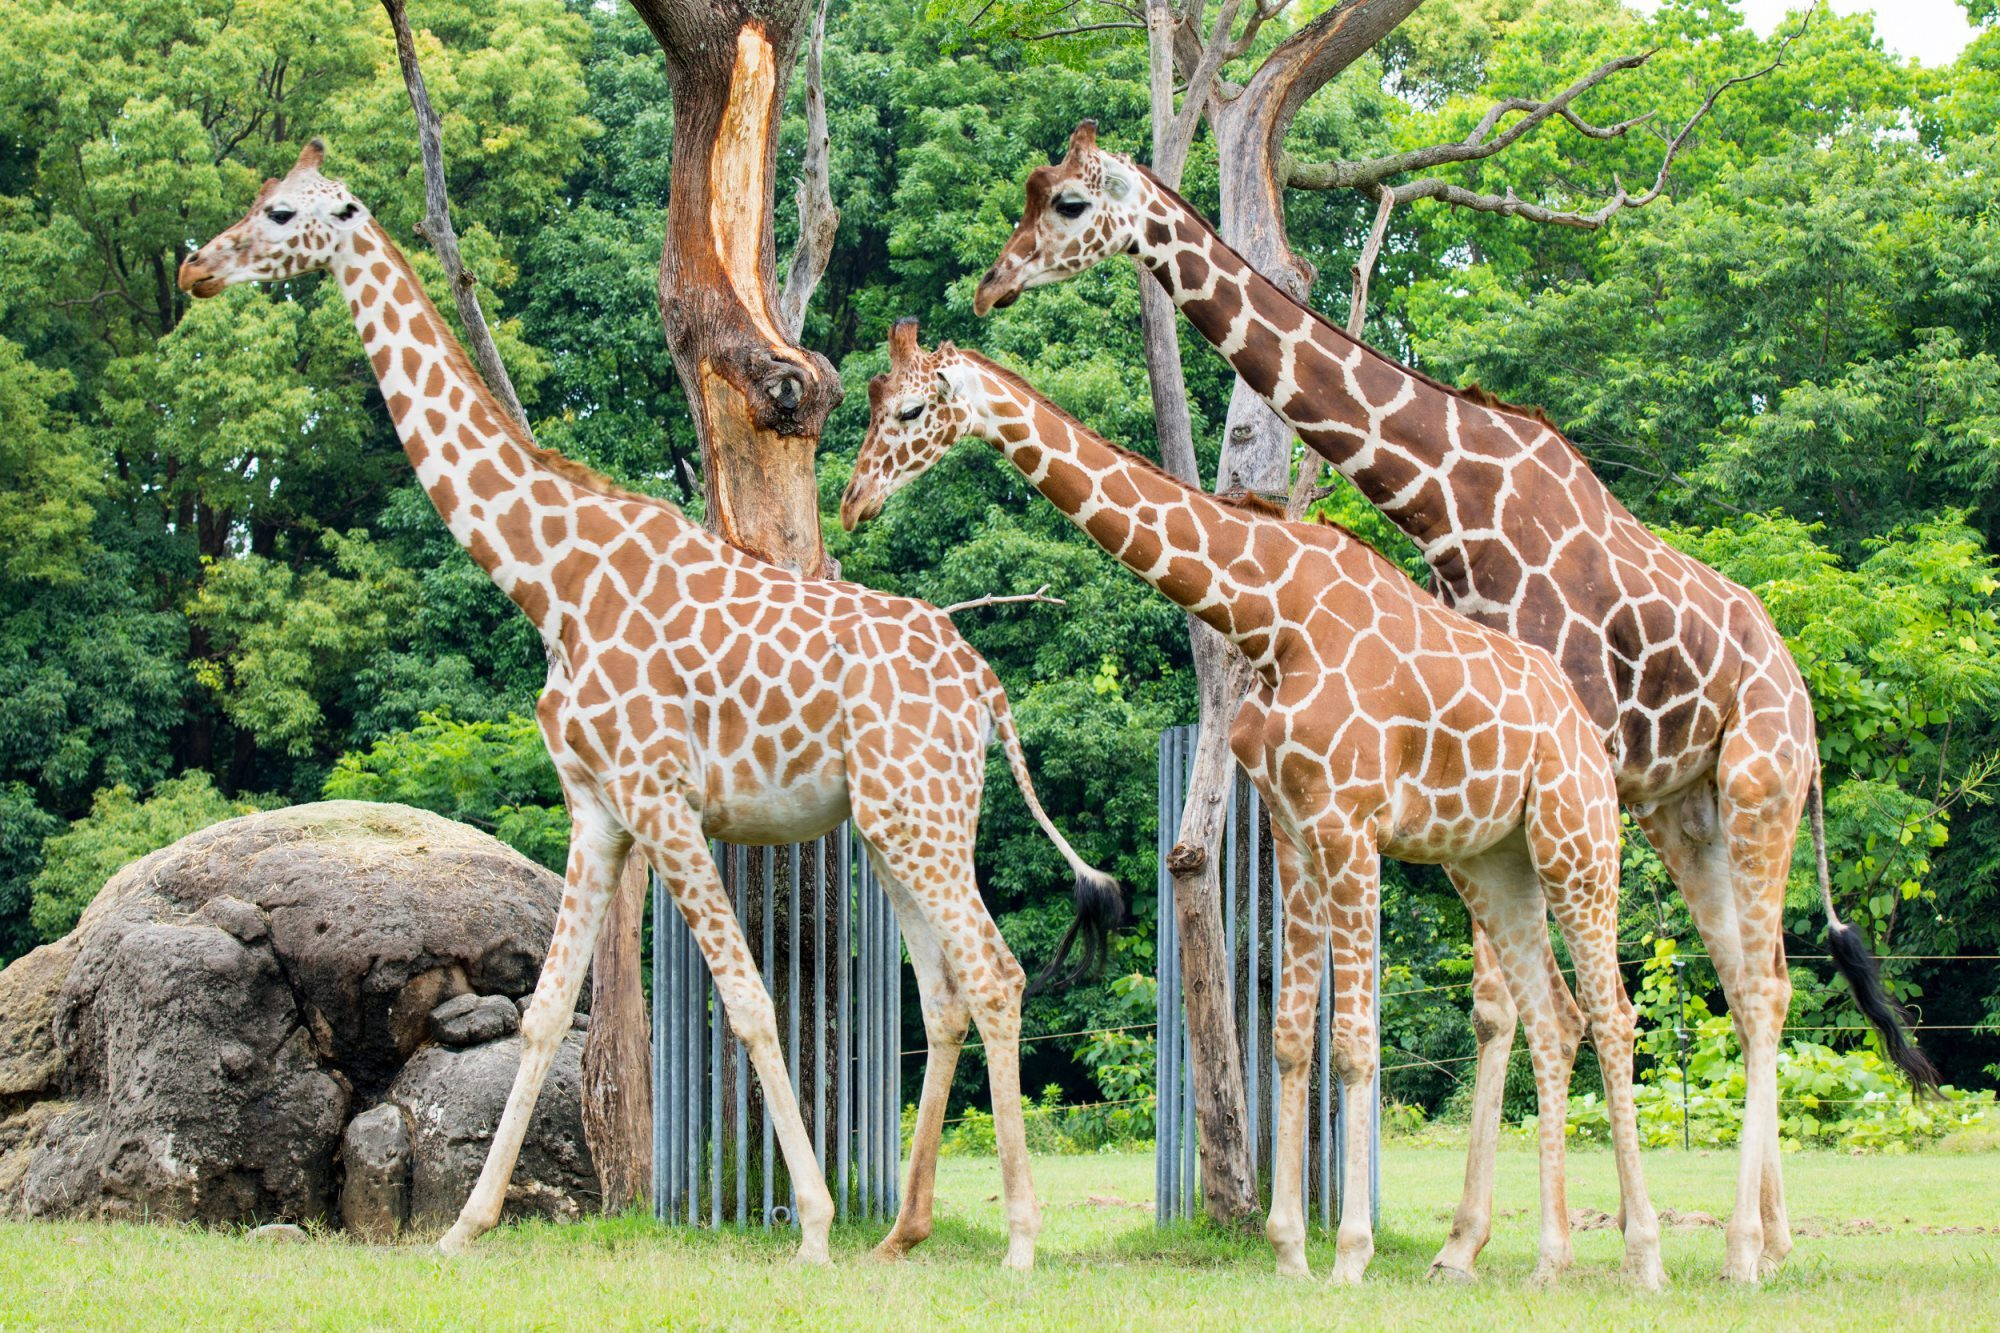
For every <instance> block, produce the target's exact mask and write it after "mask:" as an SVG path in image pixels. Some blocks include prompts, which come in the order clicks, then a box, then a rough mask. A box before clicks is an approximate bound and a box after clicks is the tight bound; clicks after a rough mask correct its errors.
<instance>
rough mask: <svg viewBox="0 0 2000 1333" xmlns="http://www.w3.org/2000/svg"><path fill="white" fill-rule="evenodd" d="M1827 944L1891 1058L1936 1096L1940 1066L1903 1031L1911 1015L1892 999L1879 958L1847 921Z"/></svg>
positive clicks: (1830, 934) (1832, 929) (1922, 1089)
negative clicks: (1934, 1063) (1877, 962)
mask: <svg viewBox="0 0 2000 1333" xmlns="http://www.w3.org/2000/svg"><path fill="white" fill-rule="evenodd" d="M1826 942H1827V952H1829V953H1831V954H1832V955H1833V963H1834V966H1835V967H1838V968H1839V969H1840V975H1842V976H1843V977H1846V978H1847V986H1848V989H1850V990H1852V991H1853V992H1854V1002H1855V1003H1856V1004H1858V1005H1860V1006H1861V1012H1862V1014H1863V1015H1864V1016H1866V1017H1867V1019H1868V1021H1869V1023H1870V1024H1872V1025H1873V1026H1874V1028H1875V1030H1876V1031H1877V1032H1879V1033H1881V1034H1882V1045H1883V1046H1884V1048H1886V1049H1887V1050H1888V1052H1889V1059H1890V1060H1891V1061H1893V1062H1894V1063H1895V1066H1896V1068H1898V1069H1900V1070H1902V1071H1903V1073H1904V1075H1905V1076H1906V1077H1908V1078H1909V1080H1910V1083H1911V1085H1912V1086H1914V1087H1915V1088H1916V1089H1917V1091H1918V1092H1928V1093H1935V1092H1936V1091H1937V1087H1938V1083H1939V1082H1940V1081H1941V1080H1940V1078H1939V1076H1938V1071H1937V1066H1936V1065H1933V1064H1932V1063H1931V1062H1930V1059H1929V1058H1928V1057H1927V1056H1925V1054H1924V1053H1923V1052H1922V1051H1920V1050H1918V1049H1917V1047H1916V1044H1915V1043H1913V1042H1912V1041H1911V1040H1910V1038H1909V1036H1908V1035H1907V1034H1906V1033H1905V1032H1904V1031H1903V1025H1904V1024H1905V1023H1907V1022H1908V1021H1909V1015H1908V1014H1906V1013H1904V1012H1903V1010H1902V1008H1901V1006H1899V1005H1898V1004H1897V1003H1896V1002H1895V1001H1894V1000H1891V999H1890V998H1889V992H1888V991H1887V990H1886V989H1885V988H1884V987H1883V985H1882V972H1881V968H1880V967H1879V966H1878V965H1877V964H1876V961H1875V955H1874V954H1872V953H1869V952H1868V945H1867V944H1866V943H1865V942H1864V941H1863V940H1862V938H1861V932H1860V931H1858V930H1856V929H1855V928H1854V927H1853V926H1850V925H1848V924H1846V923H1845V922H1840V921H1836V922H1834V923H1833V924H1832V925H1830V926H1828V928H1827V936H1826Z"/></svg>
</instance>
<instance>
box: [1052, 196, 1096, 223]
mask: <svg viewBox="0 0 2000 1333" xmlns="http://www.w3.org/2000/svg"><path fill="white" fill-rule="evenodd" d="M1089 211H1090V200H1088V199H1076V198H1071V197H1069V196H1067V195H1066V196H1064V197H1063V198H1061V199H1058V200H1056V212H1058V213H1060V214H1061V215H1062V216H1064V217H1066V218H1080V217H1082V216H1083V215H1084V214H1085V213H1088V212H1089Z"/></svg>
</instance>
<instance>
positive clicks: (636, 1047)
mask: <svg viewBox="0 0 2000 1333" xmlns="http://www.w3.org/2000/svg"><path fill="white" fill-rule="evenodd" d="M648 880H649V877H648V875H647V873H646V859H645V858H644V857H642V856H640V855H639V854H638V853H637V852H634V853H632V854H631V855H630V856H627V857H626V858H625V873H624V874H623V875H621V876H620V877H619V880H618V893H617V896H616V897H614V898H613V899H612V900H611V910H610V912H609V913H608V914H607V915H606V916H605V918H604V930H603V932H602V933H601V934H599V936H598V937H597V952H596V953H595V954H594V955H593V956H592V958H591V967H590V1035H589V1037H588V1038H587V1039H586V1040H585V1041H584V1044H583V1136H584V1139H585V1141H587V1142H588V1143H589V1144H590V1159H591V1162H592V1164H593V1165H595V1166H596V1168H597V1187H598V1191H599V1195H600V1200H601V1204H602V1206H603V1208H604V1211H605V1212H607V1213H615V1212H620V1211H622V1210H623V1209H625V1208H627V1207H629V1206H631V1205H632V1204H633V1203H636V1202H638V1201H639V1200H641V1199H644V1198H645V1197H646V1196H647V1195H648V1193H649V1192H650V1191H651V1189H652V1179H653V1082H652V1064H651V1050H652V1047H651V1043H650V1041H649V1040H648V1035H647V1017H646V993H645V988H644V987H643V986H642V985H641V984H640V976H639V966H640V952H641V943H640V941H641V939H642V938H643V937H642V935H641V928H642V927H643V926H644V924H645V920H646V900H647V898H648V897H649V896H650V895H649V894H648V893H647V886H648Z"/></svg>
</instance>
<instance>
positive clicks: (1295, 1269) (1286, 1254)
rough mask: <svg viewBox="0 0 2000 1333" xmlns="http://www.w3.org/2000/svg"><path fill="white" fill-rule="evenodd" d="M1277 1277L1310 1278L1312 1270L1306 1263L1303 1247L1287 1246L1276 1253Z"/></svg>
mask: <svg viewBox="0 0 2000 1333" xmlns="http://www.w3.org/2000/svg"><path fill="white" fill-rule="evenodd" d="M1278 1276H1279V1277H1311V1276H1312V1268H1311V1267H1310V1266H1309V1265H1308V1264H1307V1263H1306V1250H1305V1246H1303V1245H1287V1246H1285V1247H1283V1248H1281V1249H1280V1250H1279V1251H1278Z"/></svg>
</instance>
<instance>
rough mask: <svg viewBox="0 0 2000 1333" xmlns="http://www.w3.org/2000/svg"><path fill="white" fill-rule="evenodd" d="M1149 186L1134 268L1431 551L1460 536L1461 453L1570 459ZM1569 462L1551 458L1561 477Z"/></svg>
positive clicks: (1527, 424)
mask: <svg viewBox="0 0 2000 1333" xmlns="http://www.w3.org/2000/svg"><path fill="white" fill-rule="evenodd" d="M1144 190H1145V193H1144V194H1142V196H1141V197H1140V199H1139V201H1138V206H1139V208H1140V209H1141V213H1142V217H1143V218H1144V220H1143V221H1142V222H1141V223H1140V224H1139V227H1138V241H1137V243H1136V246H1135V248H1134V254H1135V257H1136V258H1137V259H1138V261H1139V262H1140V263H1141V264H1143V265H1145V267H1146V268H1147V269H1149V270H1151V272H1152V273H1153V274H1154V276H1156V277H1157V278H1158V279H1159V280H1160V282H1161V283H1162V284H1163V285H1164V286H1165V287H1166V289H1167V291H1168V293H1169V294H1170V295H1171V296H1172V297H1173V300H1174V304H1175V305H1177V306H1179V307H1180V309H1181V310H1182V312H1183V313H1184V314H1186V315H1187V317H1188V321H1189V323H1191V324H1193V325H1194V326H1195V328H1196V329H1197V330H1199V331H1200V333H1201V335H1202V336H1203V337H1205V338H1207V339H1208V340H1209V341H1210V342H1211V343H1213V344H1215V347H1216V350H1218V351H1219V352H1221V353H1222V355H1223V356H1224V358H1226V359H1227V360H1228V361H1229V363H1230V365H1231V366H1232V367H1234V368H1235V370H1236V373H1237V374H1238V375H1240V376H1242V378H1243V380H1244V382H1245V383H1246V384H1248V385H1249V386H1250V388H1251V389H1252V390H1254V391H1255V392H1256V393H1257V395H1258V396H1259V397H1261V398H1263V399H1264V400H1265V401H1266V402H1268V403H1269V404H1270V405H1271V407H1272V408H1273V409H1274V410H1275V411H1276V412H1277V413H1278V415H1279V416H1280V417H1281V418H1283V419H1284V421H1285V423H1286V424H1287V425H1289V426H1290V427H1291V428H1292V429H1293V430H1294V431H1296V432H1297V433H1298V435H1299V437H1300V438H1301V439H1302V440H1304V441H1305V442H1306V444H1308V445H1309V446H1311V447H1312V448H1313V450H1314V451H1315V452H1317V453H1319V454H1321V455H1322V456H1323V457H1325V458H1326V459H1327V460H1328V461H1330V462H1331V463H1332V464H1333V465H1334V466H1335V467H1336V468H1338V469H1339V470H1340V472H1341V474H1342V475H1344V476H1345V477H1346V478H1347V479H1348V480H1349V481H1352V482H1353V483H1354V484H1355V486H1356V487H1357V488H1358V489H1359V490H1360V491H1361V493H1362V494H1363V495H1365V496H1367V498H1368V501H1369V503H1371V504H1372V505H1374V506H1375V507H1376V508H1377V509H1379V510H1381V511H1382V513H1383V514H1384V515H1385V516H1386V517H1388V518H1389V520H1390V521H1391V522H1393V523H1395V524H1396V526H1397V527H1399V528H1401V529H1402V530H1403V531H1404V532H1406V533H1408V534H1409V535H1410V537H1411V538H1412V539H1413V540H1415V541H1416V543H1417V544H1418V546H1420V547H1421V548H1423V550H1424V552H1425V553H1426V555H1430V554H1432V553H1433V552H1434V551H1436V550H1437V549H1439V548H1440V547H1441V546H1446V545H1450V544H1452V543H1455V542H1456V541H1457V535H1456V533H1455V532H1454V529H1453V524H1452V522H1451V511H1452V506H1451V504H1450V503H1449V502H1448V499H1447V495H1448V492H1449V490H1450V488H1451V487H1452V485H1453V484H1454V483H1453V472H1452V463H1453V461H1454V458H1455V456H1457V455H1459V454H1460V453H1461V452H1462V451H1470V452H1480V453H1485V454H1488V455H1500V456H1506V455H1514V454H1519V453H1522V452H1524V450H1525V448H1526V447H1527V446H1528V445H1529V443H1530V442H1531V441H1535V440H1536V437H1543V436H1549V437H1554V438H1555V440H1556V441H1557V445H1558V447H1559V448H1560V449H1561V450H1562V451H1563V452H1564V453H1565V454H1568V452H1569V450H1568V446H1567V444H1565V443H1562V442H1561V440H1560V437H1559V436H1554V432H1552V431H1549V430H1548V429H1547V428H1546V427H1545V426H1544V425H1543V424H1542V423H1540V422H1539V421H1532V420H1531V419H1530V418H1528V417H1527V416H1520V417H1519V418H1518V420H1516V419H1515V418H1514V414H1507V415H1502V414H1500V413H1495V412H1489V411H1488V410H1487V409H1485V408H1483V407H1479V406H1476V405H1474V404H1472V403H1471V402H1469V401H1468V400H1467V398H1466V397H1465V396H1464V395H1462V394H1459V393H1455V392H1453V391H1452V390H1450V389H1447V388H1445V387H1444V386H1442V385H1440V384H1438V383H1436V382H1435V381H1433V380H1431V379H1430V378H1428V377H1427V376H1424V375H1420V374H1417V373H1416V372H1415V371H1412V370H1410V369H1409V368H1408V367H1406V366H1401V365H1398V364H1396V363H1395V362H1394V361H1391V360H1390V359H1389V358H1387V357H1385V356H1383V355H1382V354H1381V353H1380V352H1377V351H1376V350H1375V349H1374V348H1372V347H1369V346H1368V345H1367V344H1365V343H1363V342H1361V341H1359V340H1358V339H1356V338H1352V337H1350V336H1348V334H1347V333H1346V332H1345V331H1344V330H1341V329H1337V328H1335V327H1334V326H1333V325H1331V324H1329V323H1327V321H1326V320H1324V319H1322V318H1321V317H1320V316H1319V315H1318V314H1317V313H1316V312H1314V311H1313V310H1312V309H1310V308H1309V307H1307V306H1305V305H1302V304H1300V303H1299V302H1298V301H1296V300H1294V299H1293V298H1292V297H1290V296H1289V295H1287V294H1286V293H1285V292H1283V291H1282V290H1280V289H1279V288H1278V287H1277V286H1276V285H1275V284H1273V283H1272V282H1271V281H1270V280H1269V279H1267V278H1265V277H1264V276H1263V275H1262V274H1261V273H1258V272H1257V271H1256V269H1254V268H1252V267H1251V266H1250V264H1249V262H1248V261H1246V260H1245V259H1244V258H1243V256H1241V255H1239V254H1238V253H1236V251H1234V250H1232V249H1231V248H1230V247H1229V246H1228V245H1226V244H1224V243H1223V240H1222V238H1221V237H1220V236H1218V235H1216V233H1215V230H1214V228H1212V227H1210V226H1209V225H1208V222H1207V221H1206V219H1204V218H1203V217H1202V216H1201V215H1200V214H1199V213H1197V212H1196V211H1195V210H1194V208H1193V207H1192V206H1190V205H1189V204H1188V203H1187V201H1186V200H1184V199H1182V198H1181V197H1180V196H1179V195H1178V194H1175V193H1174V192H1173V191H1171V190H1169V189H1168V188H1167V187H1166V186H1165V185H1163V184H1161V183H1160V182H1158V181H1155V180H1152V179H1150V178H1148V179H1147V180H1146V184H1145V187H1144ZM1510 422H1511V423H1512V425H1513V426H1514V427H1515V428H1514V429H1509V428H1508V426H1509V424H1510ZM1541 442H1542V443H1546V441H1545V440H1544V441H1541ZM1573 461H1574V460H1573V458H1572V457H1564V458H1562V459H1560V460H1557V462H1558V465H1559V466H1558V472H1559V474H1561V475H1567V474H1568V473H1569V472H1570V470H1571V465H1572V463H1573ZM1460 484H1476V482H1461V483H1460Z"/></svg>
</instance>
